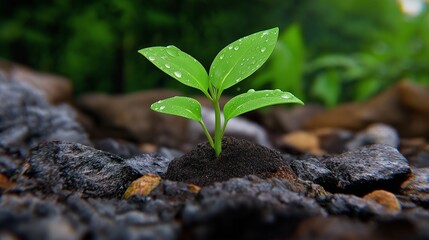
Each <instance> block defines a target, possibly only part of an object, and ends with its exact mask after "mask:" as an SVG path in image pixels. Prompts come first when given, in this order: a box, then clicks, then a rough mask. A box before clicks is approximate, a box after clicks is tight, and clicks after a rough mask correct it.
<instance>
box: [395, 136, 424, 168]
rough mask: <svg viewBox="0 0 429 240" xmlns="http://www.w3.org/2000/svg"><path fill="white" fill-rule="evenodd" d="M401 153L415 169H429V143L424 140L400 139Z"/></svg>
mask: <svg viewBox="0 0 429 240" xmlns="http://www.w3.org/2000/svg"><path fill="white" fill-rule="evenodd" d="M399 150H400V151H401V153H402V154H403V155H404V156H405V157H406V158H407V159H408V161H409V162H410V165H411V166H413V167H415V168H427V167H429V143H428V142H427V141H426V140H425V139H424V138H411V139H401V143H400V148H399Z"/></svg>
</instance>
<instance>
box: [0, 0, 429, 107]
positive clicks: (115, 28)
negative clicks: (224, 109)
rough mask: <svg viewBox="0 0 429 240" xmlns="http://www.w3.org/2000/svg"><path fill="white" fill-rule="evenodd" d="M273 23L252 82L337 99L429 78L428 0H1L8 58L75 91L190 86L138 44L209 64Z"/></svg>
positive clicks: (0, 37)
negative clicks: (272, 37)
mask: <svg viewBox="0 0 429 240" xmlns="http://www.w3.org/2000/svg"><path fill="white" fill-rule="evenodd" d="M274 26H278V27H280V29H281V36H280V38H279V42H278V44H277V46H276V49H275V52H274V53H273V55H272V57H271V58H270V60H269V62H267V64H266V66H264V67H263V68H262V69H261V70H260V71H258V72H257V74H256V75H255V78H254V79H253V80H250V81H247V82H246V83H245V84H247V85H242V86H241V88H242V89H243V90H247V89H248V88H251V87H254V88H260V87H270V88H280V89H282V90H286V91H291V92H293V93H294V94H296V95H297V96H298V97H300V98H303V99H305V100H306V102H308V101H313V100H315V101H316V100H317V101H322V102H324V103H325V104H326V105H327V106H334V105H336V104H337V103H339V102H343V101H356V100H365V99H367V98H368V97H370V96H372V95H373V94H375V93H377V92H379V91H381V90H383V89H385V88H386V87H388V86H390V85H391V84H392V83H394V82H395V81H398V80H400V79H402V78H410V79H413V80H415V81H418V82H421V83H425V84H428V83H429V69H428V65H427V63H428V62H429V49H428V48H429V31H427V29H429V14H428V10H427V9H426V10H425V11H424V12H423V13H422V14H420V15H418V16H415V17H410V16H406V15H404V14H403V13H402V12H401V11H400V8H399V5H398V4H397V1H394V0H377V1H374V0H360V1H342V0H289V1H284V0H249V1H227V0H217V1H214V0H183V1H168V0H144V1H139V0H111V1H102V0H85V1H83V0H73V1H72V0H47V1H30V0H20V1H1V2H0V58H6V59H9V60H12V61H15V62H19V63H23V64H26V65H29V66H31V67H33V68H36V69H39V70H42V71H49V72H54V73H58V74H62V75H65V76H67V77H69V78H70V79H72V80H73V83H74V86H75V91H76V93H82V92H88V91H103V92H110V93H122V92H131V91H137V90H142V89H149V88H175V89H179V90H182V91H187V90H186V89H184V88H182V86H181V85H180V84H177V83H175V81H169V80H168V79H166V76H164V75H163V74H162V73H161V71H157V70H153V68H151V66H150V63H147V62H146V61H144V60H143V59H142V58H141V57H140V56H139V54H138V53H137V50H138V49H141V48H144V47H147V46H154V45H169V44H172V45H176V46H178V47H179V48H181V49H182V50H183V51H185V52H188V53H189V54H190V55H192V56H195V57H196V58H198V59H200V60H201V62H202V64H203V65H204V66H205V67H206V68H207V69H208V68H209V67H210V63H211V61H212V59H213V58H214V56H215V54H216V53H217V52H218V51H219V50H220V49H221V48H222V47H223V46H224V45H225V44H226V43H229V42H232V41H233V40H234V39H237V38H239V37H242V36H245V35H248V34H249V33H252V32H256V31H259V30H261V29H266V28H271V27H274ZM231 91H232V90H231Z"/></svg>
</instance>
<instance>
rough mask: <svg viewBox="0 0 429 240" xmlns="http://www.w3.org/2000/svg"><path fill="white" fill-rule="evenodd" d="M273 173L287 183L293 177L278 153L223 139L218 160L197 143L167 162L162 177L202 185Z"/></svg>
mask: <svg viewBox="0 0 429 240" xmlns="http://www.w3.org/2000/svg"><path fill="white" fill-rule="evenodd" d="M276 174H281V175H282V176H281V177H284V178H288V179H291V180H292V179H294V178H295V177H296V176H295V174H294V173H293V172H292V170H291V169H290V167H289V166H288V165H286V164H285V162H284V161H282V156H281V155H280V153H278V152H276V151H274V150H271V149H269V148H266V147H263V146H260V145H255V144H253V143H251V142H249V141H246V140H243V139H236V138H232V137H225V138H224V139H223V142H222V153H221V155H220V156H219V157H218V158H216V157H215V153H214V150H213V149H212V147H211V146H210V144H209V143H203V144H200V145H198V146H197V147H196V148H195V149H194V150H192V151H190V152H188V153H186V154H185V155H184V156H182V157H180V158H176V159H174V160H173V161H171V163H170V165H169V167H168V170H167V173H166V175H165V177H166V179H169V180H173V181H181V182H187V183H192V184H196V185H199V186H206V185H209V184H212V183H214V182H220V181H226V180H228V179H230V178H234V177H244V176H246V175H257V176H260V177H263V178H267V177H273V176H275V175H276Z"/></svg>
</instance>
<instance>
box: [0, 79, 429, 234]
mask: <svg viewBox="0 0 429 240" xmlns="http://www.w3.org/2000/svg"><path fill="white" fill-rule="evenodd" d="M0 75H1V74H0ZM16 76H19V75H16ZM395 89H396V90H395V91H390V93H388V94H385V95H383V96H381V97H379V98H377V99H378V100H377V101H375V100H374V101H375V103H377V104H375V103H374V102H371V103H368V104H365V111H366V113H368V112H369V113H371V114H375V113H376V112H377V111H379V110H380V109H381V110H383V108H382V104H381V103H383V102H384V103H389V104H393V105H388V106H390V107H391V106H396V105H394V104H397V103H398V102H399V103H401V104H404V105H403V106H402V107H405V108H406V109H411V110H412V111H415V112H424V111H426V110H427V109H426V107H425V106H421V105H422V104H420V105H419V104H418V103H421V102H422V101H423V100H422V99H426V98H421V97H422V96H424V93H425V89H420V90H418V89H415V88H412V87H410V86H408V85H400V86H399V87H396V88H395ZM398 89H399V90H398ZM404 89H405V90H404ZM410 89H411V90H410ZM408 90H410V91H408ZM404 91H405V93H404ZM407 91H408V92H407ZM398 93H400V94H402V95H400V97H398V95H396V97H394V98H392V96H395V94H398ZM407 94H408V95H407ZM410 94H411V96H413V97H416V99H420V100H419V101H417V102H416V101H414V100H413V98H412V97H410V96H409V95H410ZM146 97H148V96H144V97H143V95H139V94H137V95H135V96H132V97H131V99H134V100H129V99H130V98H128V97H124V98H122V100H121V99H117V98H115V99H114V100H112V99H109V100H108V101H106V100H105V99H103V98H104V97H101V100H100V99H98V100H97V101H100V102H98V103H97V104H95V105H98V104H100V105H98V106H104V108H105V109H101V110H97V111H93V112H92V114H93V115H91V114H89V115H91V116H98V118H105V119H108V120H111V121H110V123H109V124H107V125H104V126H103V127H106V126H109V128H110V131H106V132H104V134H106V135H108V136H104V137H103V138H100V135H97V136H94V135H91V136H92V137H94V138H93V139H92V141H90V139H89V138H88V137H87V133H86V132H85V130H84V129H83V128H82V127H81V125H80V124H79V123H77V121H76V120H75V119H76V118H75V111H74V110H73V109H72V108H71V107H70V106H68V105H57V106H53V105H51V104H50V103H49V101H47V100H46V99H45V95H44V94H41V93H40V91H39V90H37V89H35V88H33V87H32V86H30V85H28V84H26V83H23V82H20V81H10V79H8V80H5V79H4V78H2V77H0V100H1V101H0V110H1V111H0V239H132V240H134V239H167V240H168V239H429V211H428V209H429V208H428V199H429V198H428V189H429V177H428V176H429V174H428V173H429V171H428V169H427V166H428V165H427V164H428V163H427V162H428V159H427V158H426V157H425V156H426V155H425V153H427V150H426V146H427V145H428V143H427V141H426V140H425V139H424V138H422V139H420V138H419V139H418V141H416V140H415V139H411V140H404V139H403V138H401V136H402V135H401V132H402V131H403V130H404V128H402V129H401V128H398V126H399V127H400V126H402V125H400V124H399V122H395V121H393V122H392V121H390V122H384V123H385V124H386V123H387V124H389V125H388V127H382V129H384V130H387V131H384V130H383V131H382V132H381V134H379V133H380V132H379V131H378V130H377V129H380V128H377V129H376V130H377V131H373V130H370V131H368V129H371V128H367V127H368V126H370V125H369V123H368V122H366V121H364V120H362V119H361V118H357V119H360V120H359V121H362V122H359V123H358V125H359V127H357V128H356V129H355V130H356V131H357V132H353V131H350V129H339V128H329V129H317V130H305V131H307V132H305V134H306V136H310V138H313V139H316V140H317V141H314V142H316V144H315V145H314V142H313V145H314V146H313V148H312V149H313V150H314V149H316V150H317V151H313V150H311V149H310V150H308V151H307V150H304V151H302V150H300V151H295V150H294V149H293V146H292V147H290V146H288V147H285V148H282V149H285V150H288V151H283V152H282V153H280V152H277V151H275V150H273V149H270V148H266V147H262V146H259V145H255V144H253V143H250V142H248V141H244V140H236V139H231V138H226V141H227V144H226V146H224V153H223V154H224V155H225V156H228V158H226V157H225V156H224V158H220V160H223V162H221V161H218V162H216V160H214V159H213V155H214V153H213V150H212V149H211V148H210V146H209V145H208V144H207V143H206V144H204V143H203V144H202V145H200V146H199V147H197V148H196V149H195V150H193V151H191V152H188V153H181V152H180V151H176V150H174V149H167V148H163V147H160V146H158V145H156V146H155V148H153V149H155V151H154V152H153V153H151V154H146V153H143V152H142V150H141V149H142V148H141V146H142V145H141V144H142V143H149V144H150V141H149V142H145V141H146V140H145V139H150V138H155V137H156V136H149V135H144V134H143V135H142V132H138V131H135V130H136V129H137V130H138V129H146V130H148V132H149V133H151V134H152V133H159V132H157V131H158V130H159V129H158V130H157V128H158V127H160V126H162V127H165V126H167V127H170V129H162V133H164V135H163V134H160V135H159V136H160V139H158V140H154V139H152V140H154V141H155V142H156V141H158V143H166V144H165V145H164V146H168V144H171V143H172V142H170V140H171V141H173V142H176V143H177V142H180V141H181V140H180V138H178V139H174V136H175V135H174V134H177V133H178V132H181V133H183V131H184V129H186V128H185V127H183V128H181V129H173V130H172V129H171V127H174V126H176V128H177V125H175V123H176V122H175V120H174V121H173V120H172V121H171V122H168V121H167V122H163V121H159V118H157V117H156V116H155V117H153V118H152V117H149V118H143V119H146V120H147V122H139V124H141V126H143V128H138V126H137V125H138V124H137V125H136V121H140V120H136V119H140V118H139V116H140V115H138V114H141V113H138V111H141V110H142V109H145V108H146V107H145V106H142V105H139V103H141V102H140V100H141V98H146ZM149 97H153V98H156V99H158V98H159V95H157V94H156V92H154V93H153V94H152V95H151V96H149ZM92 99H94V98H92ZM139 99H140V100H139ZM389 99H390V100H389ZM392 99H393V100H394V101H392ZM116 100H118V101H119V102H121V104H118V106H117V108H116V110H115V108H114V107H112V106H113V105H112V104H114V103H115V102H116ZM387 100H389V101H387ZM87 101H88V102H89V103H88V104H90V103H91V101H89V100H88V99H87ZM128 101H131V102H133V101H135V102H134V103H135V104H134V106H135V108H136V110H132V111H131V110H129V111H128V112H127V111H126V110H127V109H126V108H125V107H124V106H126V103H130V102H128ZM94 103H96V101H94ZM148 104H149V103H148ZM370 105H371V106H375V107H376V108H375V109H376V110H371V111H367V110H368V108H369V107H368V106H370ZM137 106H138V109H137ZM110 107H112V108H111V109H109V108H110ZM402 107H401V108H400V110H395V111H394V112H388V111H387V112H386V111H381V112H384V113H385V114H393V115H394V114H401V113H403V111H402V110H403V108H402ZM120 108H122V109H120ZM377 109H378V110H377ZM87 110H88V111H87V112H86V114H88V113H91V109H87ZM130 111H131V113H133V114H131V115H127V113H130ZM320 111H321V109H320V108H315V109H310V111H309V112H306V110H305V109H300V110H299V111H297V113H296V115H295V116H294V117H293V118H296V119H302V120H300V122H299V123H290V124H288V123H287V122H289V121H286V122H284V121H283V122H281V120H284V119H283V117H282V116H283V115H282V114H283V113H281V110H280V112H277V113H276V116H277V120H276V121H277V122H274V124H273V125H271V126H272V128H270V131H273V130H275V129H276V128H279V133H278V135H276V136H275V137H274V138H271V139H276V137H280V139H283V136H284V135H283V134H284V131H297V130H300V131H303V130H304V129H300V128H301V127H302V126H303V125H306V124H307V123H306V122H307V121H304V120H305V119H306V120H311V119H313V116H314V117H315V116H316V112H317V114H320ZM389 111H390V110H389ZM118 113H120V114H118ZM110 114H113V115H110ZM142 114H143V113H142ZM144 114H146V113H144ZM322 114H323V113H322ZM371 114H370V115H366V116H367V117H368V116H369V117H370V118H365V119H370V120H371V121H373V120H380V119H381V118H375V115H371ZM393 115H389V116H385V117H389V118H388V119H390V120H392V119H394V118H393ZM353 116H354V115H353V114H351V115H345V116H344V117H348V119H346V120H347V121H350V122H347V124H350V126H352V125H353V124H354V125H353V126H358V125H356V122H352V121H356V119H354V118H353ZM358 116H359V117H362V115H359V114H358ZM134 117H135V118H134ZM293 118H292V119H293ZM307 118H308V119H307ZM96 119H97V117H95V118H91V120H92V121H94V122H93V124H98V122H97V121H96ZM175 119H177V118H175ZM403 119H404V118H402V117H401V118H399V120H401V121H402V120H403ZM405 119H406V120H407V118H405ZM337 120H341V119H337ZM343 120H344V119H343ZM396 120H398V119H396ZM408 120H409V119H408ZM157 121H158V122H157ZM371 121H370V122H371ZM124 122H126V123H127V124H129V125H127V124H123V125H121V124H122V123H124ZM264 122H265V121H264V120H262V121H260V122H259V123H263V124H265V123H266V122H265V123H264ZM157 123H158V125H157ZM165 123H171V124H167V125H166V124H165ZM322 123H323V122H322ZM325 123H326V122H325ZM411 123H412V124H413V131H414V130H415V129H416V128H414V127H416V126H418V125H416V124H417V123H418V121H417V120H416V121H413V122H411ZM426 123H427V122H426ZM132 124H134V125H135V126H133V125H132ZM275 124H280V125H277V126H282V127H275V126H276V125H275ZM313 124H314V122H313ZM155 125H156V126H157V127H155ZM322 125H323V124H322ZM389 126H390V127H394V128H395V129H399V131H398V132H399V134H398V135H396V134H397V133H395V132H394V131H390V130H392V129H391V128H389ZM421 126H423V127H424V125H421ZM421 126H420V127H421ZM133 127H137V128H133ZM145 127H147V128H145ZM337 127H338V126H337ZM143 132H144V131H143ZM107 133H113V134H112V135H110V134H107ZM146 133H147V132H145V134H146ZM374 133H375V135H374ZM392 133H393V135H392ZM415 133H416V132H412V134H415ZM423 133H424V132H423ZM360 134H364V135H365V136H366V137H358V136H362V135H360ZM118 136H125V137H124V138H125V140H124V139H123V138H121V137H118ZM130 136H131V137H130ZM181 136H182V135H181ZM386 136H387V137H386ZM413 136H414V135H413ZM182 137H184V136H182ZM367 137H369V138H371V139H370V140H368V138H367ZM394 137H399V138H400V139H399V144H400V150H401V153H403V154H401V153H400V152H399V151H398V150H397V149H396V148H395V144H397V140H398V138H394ZM121 139H122V140H121ZM133 139H134V140H136V139H140V140H139V141H133ZM362 139H363V140H362ZM182 140H183V139H182ZM354 140H359V141H356V142H357V143H358V144H355V145H353V146H352V147H348V146H350V145H348V143H350V142H351V141H354ZM361 140H362V141H361ZM393 140H394V141H393ZM294 141H295V140H294ZM294 141H293V142H294ZM293 142H292V143H293ZM305 142H306V140H305V139H304V140H303V141H302V143H305ZM388 142H390V143H393V144H390V146H388V145H380V143H382V144H386V143H388ZM373 143H378V145H373ZM183 144H189V143H183ZM290 145H292V144H290ZM367 145H368V146H367ZM303 146H305V145H303ZM158 147H160V148H158ZM289 150H291V151H289ZM292 150H293V151H292ZM314 153H317V154H314ZM198 156H200V157H201V156H203V157H202V158H200V157H198ZM178 159H182V160H183V159H187V160H186V161H184V162H183V163H181V164H177V163H175V164H173V162H177V161H179V160H178ZM218 160H219V159H218ZM408 160H409V161H408ZM185 163H186V164H185ZM175 165H176V166H175ZM188 170H192V172H193V174H194V175H189V173H190V171H188ZM195 170H197V172H196V171H195ZM171 171H172V172H171ZM207 173H209V174H207ZM171 176H175V177H171ZM190 176H191V178H190ZM194 176H197V177H198V178H197V179H198V182H194V181H189V179H192V178H193V177H194ZM176 177H177V178H176ZM189 182H194V183H199V186H198V185H195V184H189ZM132 183H133V184H132ZM126 190H129V192H130V194H127V195H126V196H124V193H125V192H126ZM374 190H375V191H374Z"/></svg>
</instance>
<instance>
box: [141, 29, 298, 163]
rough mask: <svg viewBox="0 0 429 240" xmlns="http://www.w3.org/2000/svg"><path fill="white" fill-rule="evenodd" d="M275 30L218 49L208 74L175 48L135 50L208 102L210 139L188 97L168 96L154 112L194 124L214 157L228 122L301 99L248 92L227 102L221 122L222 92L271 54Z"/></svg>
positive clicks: (275, 92) (270, 92)
mask: <svg viewBox="0 0 429 240" xmlns="http://www.w3.org/2000/svg"><path fill="white" fill-rule="evenodd" d="M278 32H279V29H278V28H272V29H268V30H265V31H261V32H257V33H254V34H251V35H249V36H246V37H243V38H240V39H238V40H237V41H235V42H233V43H231V44H229V45H228V46H226V47H225V48H224V49H222V50H221V51H220V52H219V53H218V55H217V56H216V57H215V59H214V60H213V63H212V65H211V67H210V71H209V74H207V72H206V70H205V69H204V67H203V66H202V65H201V63H199V62H198V61H197V60H196V59H194V58H193V57H192V56H190V55H188V54H187V53H185V52H183V51H181V50H180V49H178V48H177V47H175V46H167V47H149V48H144V49H141V50H139V53H141V54H142V55H143V56H145V57H146V58H147V59H148V60H149V61H151V62H152V63H153V64H154V65H155V66H157V67H158V68H159V69H161V70H162V71H164V72H165V73H167V74H168V75H170V76H171V77H173V78H174V79H176V80H178V81H179V82H181V83H183V84H185V85H187V86H189V87H192V88H196V89H199V90H201V91H202V92H203V93H204V95H205V96H206V97H207V98H208V99H209V100H210V101H211V102H212V104H213V108H214V111H215V130H214V136H213V137H212V136H211V135H210V133H209V131H208V130H207V127H206V125H205V124H204V122H203V120H202V116H201V115H202V114H201V104H200V103H199V102H198V101H197V100H195V99H192V98H189V97H179V96H176V97H172V98H167V99H164V100H160V101H158V102H156V103H154V104H152V106H151V109H152V110H154V111H157V112H161V113H166V114H172V115H176V116H180V117H184V118H188V119H192V120H195V121H197V122H198V123H199V124H200V125H201V127H202V128H203V131H204V133H205V135H206V137H207V139H208V141H209V143H210V145H211V146H212V147H213V149H214V151H215V154H216V157H218V156H219V155H220V153H221V152H222V137H223V135H224V133H225V129H226V125H227V123H228V121H229V120H231V119H232V118H234V117H237V116H239V115H241V114H243V113H246V112H249V111H252V110H255V109H258V108H262V107H265V106H270V105H275V104H283V103H299V104H303V102H302V101H301V100H299V99H298V98H297V97H295V96H294V95H292V94H291V93H289V92H284V91H282V90H280V89H276V90H260V91H255V90H253V89H250V90H249V91H248V92H246V93H243V94H240V95H238V96H236V97H233V98H232V99H231V100H229V101H228V102H227V103H226V104H225V106H224V108H223V113H224V116H223V119H221V118H222V114H221V109H220V106H219V99H220V97H221V95H222V92H223V91H224V90H225V89H227V88H230V87H232V86H234V85H235V84H237V83H239V82H240V81H242V80H244V79H245V78H247V77H248V76H250V75H251V74H253V73H254V72H255V71H256V70H258V68H260V67H261V66H262V64H264V62H265V61H266V60H267V59H268V57H269V56H270V55H271V52H272V51H273V49H274V47H275V45H276V42H277V37H278Z"/></svg>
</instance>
